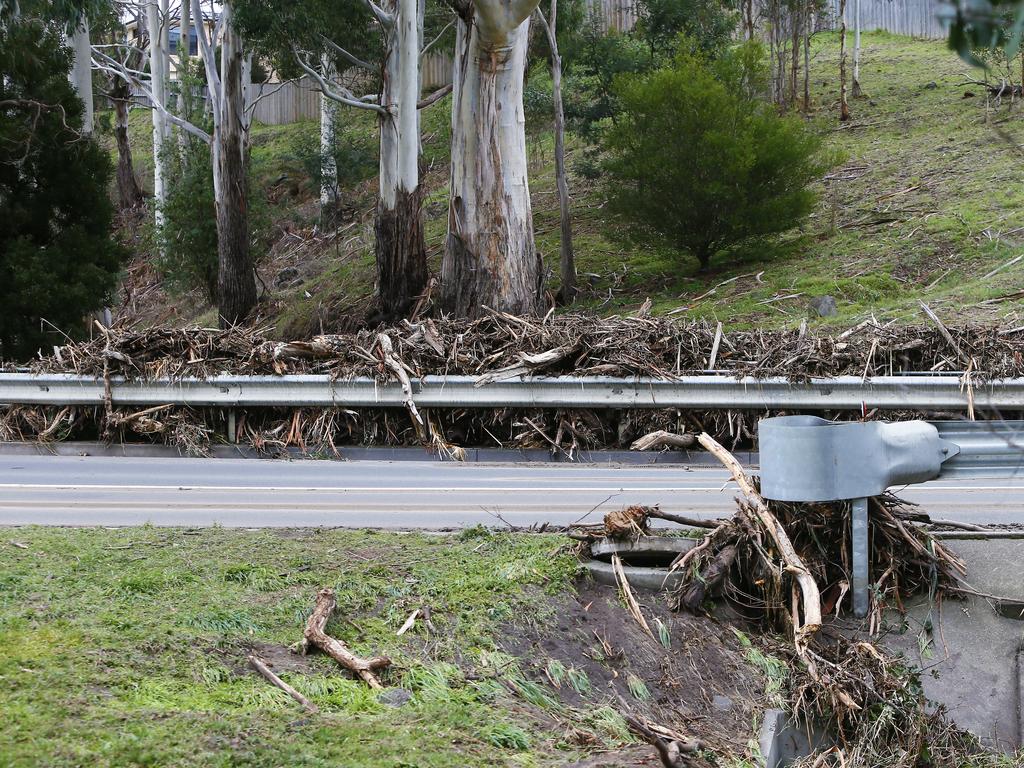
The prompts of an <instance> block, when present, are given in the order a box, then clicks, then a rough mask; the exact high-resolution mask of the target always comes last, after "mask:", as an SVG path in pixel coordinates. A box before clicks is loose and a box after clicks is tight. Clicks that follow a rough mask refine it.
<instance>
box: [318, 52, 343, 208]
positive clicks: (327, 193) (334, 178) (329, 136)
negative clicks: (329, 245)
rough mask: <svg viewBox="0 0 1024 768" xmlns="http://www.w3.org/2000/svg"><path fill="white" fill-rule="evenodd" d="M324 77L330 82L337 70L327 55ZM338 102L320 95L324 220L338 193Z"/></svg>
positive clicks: (321, 184)
mask: <svg viewBox="0 0 1024 768" xmlns="http://www.w3.org/2000/svg"><path fill="white" fill-rule="evenodd" d="M321 64H322V67H323V70H324V78H325V79H326V80H327V81H328V82H332V81H333V80H334V79H335V78H336V77H337V72H336V71H335V69H334V66H333V65H332V64H331V59H330V57H329V56H324V57H323V58H322V60H321ZM337 123H338V104H337V103H336V102H335V101H334V100H332V99H329V98H327V97H326V96H324V95H321V96H320V216H321V218H323V219H324V220H325V221H327V220H330V219H331V218H333V217H334V214H335V213H336V211H337V208H338V203H339V202H340V195H339V190H338V165H337V162H336V161H335V159H334V140H335V136H336V135H337V133H336V132H337Z"/></svg>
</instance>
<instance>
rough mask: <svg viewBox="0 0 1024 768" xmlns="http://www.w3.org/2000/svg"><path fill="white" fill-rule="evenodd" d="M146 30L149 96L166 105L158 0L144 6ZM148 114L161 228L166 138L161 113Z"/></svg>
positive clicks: (154, 193) (165, 197)
mask: <svg viewBox="0 0 1024 768" xmlns="http://www.w3.org/2000/svg"><path fill="white" fill-rule="evenodd" d="M146 31H147V34H148V35H149V72H150V78H151V81H150V82H151V86H152V88H151V91H152V97H153V100H154V101H156V102H157V103H159V104H160V105H163V106H166V104H167V93H166V84H167V82H166V80H164V78H163V74H162V73H163V71H164V63H163V59H164V53H165V51H164V50H163V49H162V48H161V46H160V40H161V33H160V7H159V6H158V5H157V0H151V2H148V3H146ZM151 111H152V113H153V199H154V201H155V203H156V206H155V212H154V217H155V221H156V226H157V228H160V227H162V226H163V223H164V213H163V207H164V203H165V202H166V201H167V189H166V186H165V183H164V176H165V165H166V162H167V157H166V153H165V152H164V137H165V136H166V135H167V128H166V126H165V123H166V119H165V118H164V115H163V113H162V112H161V111H160V110H159V109H157V108H155V107H154V108H153V109H152V110H151Z"/></svg>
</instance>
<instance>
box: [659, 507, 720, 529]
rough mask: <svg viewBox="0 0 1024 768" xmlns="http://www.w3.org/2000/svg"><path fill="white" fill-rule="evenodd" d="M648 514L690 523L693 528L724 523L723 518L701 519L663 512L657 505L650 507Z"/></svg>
mask: <svg viewBox="0 0 1024 768" xmlns="http://www.w3.org/2000/svg"><path fill="white" fill-rule="evenodd" d="M647 516H648V517H656V518H658V519H659V520H668V521H669V522H670V523H679V525H688V526H690V527H691V528H717V527H718V526H719V525H721V524H722V521H721V520H699V519H697V518H696V517H685V516H684V515H673V514H671V513H670V512H662V511H661V510H660V509H658V508H657V507H652V508H651V509H648V510H647Z"/></svg>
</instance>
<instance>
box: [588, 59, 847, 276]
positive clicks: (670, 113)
mask: <svg viewBox="0 0 1024 768" xmlns="http://www.w3.org/2000/svg"><path fill="white" fill-rule="evenodd" d="M690 47H691V46H686V45H680V50H681V51H682V52H681V53H679V54H678V55H677V56H676V58H675V59H674V60H673V63H672V65H671V66H669V67H666V68H663V69H659V70H655V71H653V72H649V73H645V74H640V75H629V76H622V77H619V78H618V79H617V80H616V81H615V86H614V93H615V95H616V97H617V99H618V101H619V104H620V105H621V113H620V114H619V115H618V117H617V120H616V123H615V124H614V125H613V126H611V127H610V128H609V130H608V132H607V133H606V135H605V138H604V145H603V146H604V150H605V152H606V156H605V160H604V163H603V168H604V170H605V172H606V179H607V181H608V185H607V186H608V192H609V196H610V198H611V202H612V205H613V208H614V209H615V210H617V211H618V212H620V213H621V214H623V215H624V217H625V218H626V219H627V221H629V222H630V223H631V224H633V229H634V232H635V233H639V234H641V235H643V234H644V233H658V234H660V235H662V236H663V237H667V238H669V239H670V240H671V241H672V242H673V243H674V244H675V245H676V246H677V247H679V248H682V249H684V250H686V251H688V252H690V253H691V254H693V256H695V257H696V258H697V260H698V261H699V262H700V266H701V269H702V270H703V269H706V268H707V266H708V263H709V262H710V260H711V258H712V256H714V255H715V254H716V253H718V252H719V251H723V250H727V249H729V248H733V247H735V246H737V245H740V244H744V243H750V242H758V241H762V240H763V239H765V238H766V237H768V236H770V235H772V234H775V233H779V232H784V231H786V230H788V229H791V228H792V227H794V226H796V225H797V224H799V223H800V222H801V221H802V220H803V219H804V218H805V217H806V216H807V214H808V213H810V212H811V210H812V209H813V207H814V203H815V194H814V193H813V192H812V191H811V190H810V189H809V187H808V185H809V184H810V183H811V182H812V181H814V180H815V179H817V178H819V177H820V176H821V174H822V173H823V172H824V170H825V168H826V167H827V165H828V164H827V162H826V161H825V159H824V158H823V157H822V154H821V151H820V139H819V138H818V137H817V136H816V135H815V134H814V133H812V132H810V131H809V130H807V129H806V128H805V127H804V125H803V124H802V123H801V122H800V121H799V119H798V118H792V117H782V116H780V115H779V114H778V113H777V112H776V111H775V110H774V109H773V108H772V106H771V105H769V104H767V103H765V102H764V101H763V100H761V99H760V98H759V97H758V94H759V93H761V92H762V90H763V87H764V83H765V79H766V74H765V68H764V64H763V56H762V55H760V54H759V49H758V48H757V47H756V46H755V44H745V45H742V46H740V47H739V48H737V49H736V50H735V51H732V52H727V53H725V54H723V55H722V56H720V57H719V58H718V59H716V60H714V61H709V60H708V59H707V58H706V57H705V56H704V55H703V54H701V53H698V52H694V51H692V50H689V48H690Z"/></svg>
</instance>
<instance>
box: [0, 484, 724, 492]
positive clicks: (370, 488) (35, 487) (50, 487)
mask: <svg viewBox="0 0 1024 768" xmlns="http://www.w3.org/2000/svg"><path fill="white" fill-rule="evenodd" d="M0 490H30V491H40V490H45V491H128V492H135V491H200V492H203V493H209V492H212V491H223V492H226V493H239V492H250V491H271V492H274V493H287V492H295V493H492V492H497V493H512V492H520V491H529V492H531V493H532V492H545V493H546V492H550V493H579V492H585V493H587V492H589V493H639V492H647V491H651V492H656V493H668V492H675V491H687V492H689V491H701V492H707V491H721V490H723V487H722V486H721V485H714V486H708V487H696V486H670V487H656V486H622V485H619V486H615V487H600V486H599V487H593V486H586V485H577V486H566V487H553V488H552V487H546V486H536V485H516V486H507V487H502V486H493V485H485V486H480V487H465V488H447V487H443V486H431V487H425V488H415V487H408V486H405V487H401V488H387V487H382V486H377V485H365V486H363V485H361V486H324V487H312V486H288V485H284V486H277V485H274V486H271V485H67V484H60V483H0Z"/></svg>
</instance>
